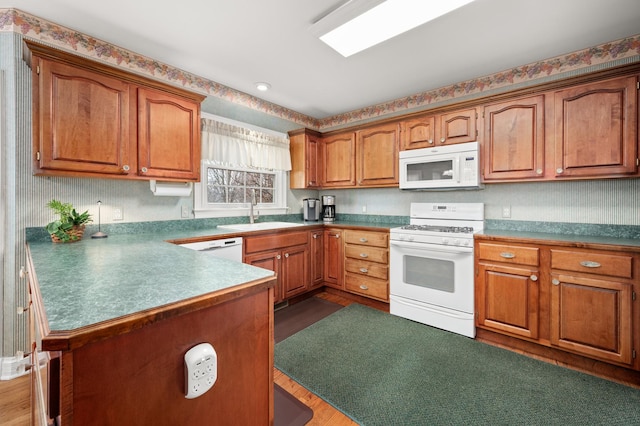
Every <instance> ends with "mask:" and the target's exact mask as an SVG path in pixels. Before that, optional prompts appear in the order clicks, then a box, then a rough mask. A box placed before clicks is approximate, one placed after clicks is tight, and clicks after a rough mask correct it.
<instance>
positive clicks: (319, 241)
mask: <svg viewBox="0 0 640 426" xmlns="http://www.w3.org/2000/svg"><path fill="white" fill-rule="evenodd" d="M309 241H310V250H309V255H310V263H311V287H319V286H321V285H322V282H323V281H324V232H323V231H322V230H318V231H311V238H310V240H309Z"/></svg>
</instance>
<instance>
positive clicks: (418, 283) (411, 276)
mask: <svg viewBox="0 0 640 426" xmlns="http://www.w3.org/2000/svg"><path fill="white" fill-rule="evenodd" d="M390 246H391V250H390V259H389V265H390V271H391V272H390V287H389V290H390V293H391V295H392V296H400V297H404V298H406V299H410V300H415V301H418V302H424V303H428V304H432V305H437V306H441V307H444V308H448V309H453V310H456V311H461V312H466V313H470V314H473V312H474V309H473V303H474V284H473V248H472V247H457V246H456V247H452V246H444V245H437V244H426V243H415V242H405V241H393V240H392V241H391V242H390Z"/></svg>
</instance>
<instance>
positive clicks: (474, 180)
mask: <svg viewBox="0 0 640 426" xmlns="http://www.w3.org/2000/svg"><path fill="white" fill-rule="evenodd" d="M478 157H479V155H478V142H468V143H461V144H454V145H446V146H441V147H433V148H422V149H413V150H409V151H400V189H416V190H417V189H478V188H480V187H481V186H480V168H479V158H478Z"/></svg>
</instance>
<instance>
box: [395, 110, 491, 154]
mask: <svg viewBox="0 0 640 426" xmlns="http://www.w3.org/2000/svg"><path fill="white" fill-rule="evenodd" d="M477 122H478V110H477V108H468V109H462V110H457V111H452V112H449V113H444V114H438V115H424V116H420V117H416V118H412V119H408V120H405V121H403V122H402V123H401V126H402V140H401V143H400V147H401V149H402V150H408V149H418V148H429V147H432V146H437V145H450V144H456V143H465V142H475V141H477V140H478V137H479V134H478V125H477Z"/></svg>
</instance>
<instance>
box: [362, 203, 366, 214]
mask: <svg viewBox="0 0 640 426" xmlns="http://www.w3.org/2000/svg"><path fill="white" fill-rule="evenodd" d="M366 212H367V205H366V204H365V205H363V206H362V213H366Z"/></svg>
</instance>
